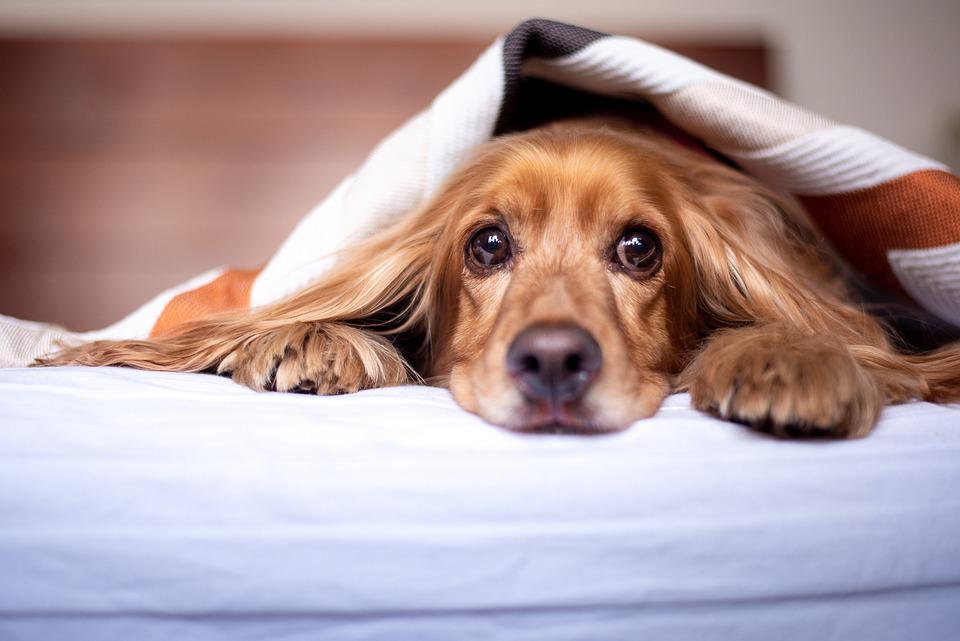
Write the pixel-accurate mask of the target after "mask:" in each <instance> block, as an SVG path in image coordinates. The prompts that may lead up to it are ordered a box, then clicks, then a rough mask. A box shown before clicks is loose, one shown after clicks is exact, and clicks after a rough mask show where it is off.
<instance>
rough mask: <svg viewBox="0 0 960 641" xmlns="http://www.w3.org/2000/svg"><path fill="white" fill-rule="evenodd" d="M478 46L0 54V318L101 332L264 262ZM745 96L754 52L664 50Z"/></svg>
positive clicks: (176, 46)
mask: <svg viewBox="0 0 960 641" xmlns="http://www.w3.org/2000/svg"><path fill="white" fill-rule="evenodd" d="M487 44H488V41H483V42H481V41H464V40H458V41H437V40H430V41H424V40H395V41H391V40H383V39H365V40H361V39H353V40H331V39H323V40H310V41H288V40H272V41H271V40H250V39H245V40H234V41H225V40H222V39H220V40H198V39H195V38H193V39H189V40H165V41H142V40H131V41H118V40H111V41H96V40H78V41H63V40H43V41H23V40H21V41H11V40H5V41H4V40H0V87H3V88H4V92H3V93H4V98H3V100H0V150H2V153H3V158H2V161H0V230H2V231H0V313H3V314H8V315H12V316H17V317H20V318H28V319H32V320H44V321H50V322H56V323H60V324H63V325H66V326H68V327H70V328H72V329H91V328H95V327H100V326H104V325H107V324H109V323H111V322H113V321H115V320H118V319H119V318H120V317H121V316H123V315H124V314H126V313H128V312H129V311H131V310H133V309H134V308H135V307H137V306H138V305H140V304H141V303H143V302H145V301H146V300H148V299H149V298H150V297H151V296H153V295H154V294H156V293H158V292H159V291H161V290H163V289H165V288H167V287H169V286H172V285H174V284H177V283H179V282H181V281H183V280H185V279H187V278H189V277H190V276H193V275H195V274H198V273H200V272H202V271H204V270H206V269H209V268H212V267H216V266H218V265H222V264H230V265H234V266H238V267H252V266H256V265H258V264H261V263H263V262H264V261H266V259H267V258H269V256H270V255H271V253H272V252H273V250H275V249H276V248H277V247H278V246H279V244H280V243H281V242H282V240H283V239H284V238H285V237H286V235H287V234H288V233H289V232H290V230H291V229H292V228H293V226H294V225H295V224H296V222H297V221H298V220H299V218H300V217H301V216H302V215H303V214H304V213H306V211H307V210H308V209H310V208H311V207H312V206H313V205H314V204H316V203H317V202H319V201H320V200H321V199H322V198H323V197H324V196H325V195H326V194H327V193H328V192H329V191H330V189H331V188H333V187H334V186H335V184H336V183H337V182H338V181H339V180H340V179H341V178H343V177H344V176H346V175H347V174H348V173H350V172H351V171H353V169H355V168H356V166H357V165H358V164H359V163H360V162H361V160H362V159H363V158H364V156H365V155H366V154H367V153H368V152H369V151H370V149H371V148H372V147H373V146H374V145H375V144H376V143H377V142H378V141H379V140H380V139H381V138H382V137H383V136H384V135H386V134H387V133H389V132H390V131H391V130H392V129H394V128H395V127H397V126H398V125H400V124H401V123H402V122H403V121H404V120H406V119H407V118H409V117H410V116H412V115H413V114H414V113H416V112H417V111H419V110H421V109H423V108H424V107H425V106H426V105H427V104H428V103H429V102H430V100H431V99H432V98H433V97H434V96H435V95H436V93H437V92H438V91H440V90H441V89H442V88H443V87H444V86H445V85H447V84H448V83H449V82H450V81H451V80H453V79H454V78H455V77H456V76H458V75H459V74H460V73H461V72H462V71H463V70H464V69H465V68H466V67H467V66H468V65H469V64H470V63H471V62H472V61H473V59H474V58H476V57H477V55H479V53H480V52H481V51H482V50H483V49H484V47H485V46H486V45H487ZM663 44H666V46H668V47H671V48H673V49H676V50H678V51H679V52H680V53H683V54H685V55H688V56H690V57H692V58H695V59H697V60H700V61H702V62H704V63H706V64H708V65H711V66H714V67H716V68H718V69H720V70H722V71H725V72H727V73H730V74H733V75H736V76H739V77H741V78H743V79H745V80H747V81H749V82H753V83H755V84H759V85H761V86H769V85H770V78H769V76H768V53H767V50H766V48H765V47H764V46H763V45H762V44H759V43H756V44H752V43H750V44H738V45H711V44H709V43H703V42H700V43H698V44H695V45H692V44H689V43H688V44H684V43H676V42H674V43H669V42H668V43H663Z"/></svg>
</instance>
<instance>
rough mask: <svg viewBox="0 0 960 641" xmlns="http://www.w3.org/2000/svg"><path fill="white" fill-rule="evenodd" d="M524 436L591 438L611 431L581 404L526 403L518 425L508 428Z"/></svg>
mask: <svg viewBox="0 0 960 641" xmlns="http://www.w3.org/2000/svg"><path fill="white" fill-rule="evenodd" d="M510 429H511V430H513V431H515V432H521V433H524V434H577V435H584V436H591V435H597V434H608V433H610V432H612V431H616V430H612V429H610V428H609V427H605V426H603V425H600V424H599V423H597V421H596V420H594V418H593V417H592V412H589V411H588V410H587V408H586V407H584V405H583V403H580V402H577V403H564V404H561V405H553V404H550V403H537V402H531V401H528V402H527V403H526V405H525V406H524V409H523V410H522V411H521V418H520V421H519V423H518V424H516V425H513V426H511V427H510Z"/></svg>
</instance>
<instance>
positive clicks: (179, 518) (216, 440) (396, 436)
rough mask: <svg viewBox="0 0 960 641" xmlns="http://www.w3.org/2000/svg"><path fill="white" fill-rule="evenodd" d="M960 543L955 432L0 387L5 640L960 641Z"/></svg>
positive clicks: (927, 420) (947, 411)
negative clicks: (502, 415) (590, 431)
mask: <svg viewBox="0 0 960 641" xmlns="http://www.w3.org/2000/svg"><path fill="white" fill-rule="evenodd" d="M958 537H960V407H957V406H953V407H944V406H934V405H929V404H925V403H915V404H911V405H906V406H899V407H893V408H888V409H887V411H886V412H885V413H884V416H883V420H882V421H881V423H880V425H879V426H878V428H877V429H876V431H875V433H874V434H873V435H872V436H871V437H869V438H867V439H865V440H861V441H855V442H816V443H810V442H807V443H800V442H781V441H776V440H773V439H770V438H766V437H763V436H759V435H755V434H752V433H750V432H749V431H747V430H745V429H743V428H741V427H739V426H736V425H732V424H728V423H723V422H720V421H716V420H713V419H710V418H708V417H706V416H704V415H702V414H699V413H697V412H695V411H693V410H692V409H690V407H689V399H688V398H687V397H686V396H683V395H678V396H674V397H671V398H670V399H668V401H667V403H666V404H665V406H664V407H663V408H662V409H661V411H660V412H659V413H658V414H657V415H656V416H655V417H654V418H652V419H649V420H646V421H641V422H638V423H637V424H635V425H634V426H633V427H632V428H631V429H629V430H628V431H626V432H623V433H620V434H617V435H613V436H605V437H592V438H591V437H570V436H520V435H516V434H511V433H508V432H505V431H502V430H500V429H497V428H494V427H491V426H490V425H487V424H485V423H484V422H482V421H481V420H479V419H477V418H476V417H474V416H472V415H470V414H467V413H465V412H463V411H461V410H460V409H458V408H457V407H456V405H455V404H454V403H453V401H452V400H451V398H450V396H449V394H448V393H447V392H446V391H444V390H440V389H434V388H425V387H420V388H417V387H405V388H396V389H386V390H374V391H368V392H363V393H360V394H355V395H350V396H341V397H331V398H319V397H313V396H300V395H288V394H256V393H254V392H251V391H249V390H247V389H244V388H242V387H240V386H237V385H234V384H233V383H232V382H230V381H229V380H226V379H222V378H217V377H213V376H202V375H187V374H167V373H145V372H136V371H132V370H122V369H101V370H94V369H83V368H58V369H31V370H22V369H21V370H0V639H31V640H32V639H39V640H44V641H53V640H59V639H64V640H67V639H69V640H71V641H82V640H87V639H90V640H101V639H116V640H123V641H150V640H152V639H177V640H187V639H190V640H193V639H198V640H207V639H211V640H212V639H218V640H219V639H231V640H238V639H271V640H283V641H286V640H301V639H346V640H360V639H364V640H367V639H384V640H390V641H395V640H403V639H411V640H422V641H429V640H433V639H436V640H438V641H453V640H457V641H459V640H464V639H492V640H496V639H530V640H534V639H535V640H542V639H563V640H566V639H570V640H582V639H616V640H621V639H666V640H671V639H674V640H688V639H696V640H698V641H699V640H703V639H712V638H723V639H757V640H763V641H770V640H771V639H776V640H777V641H787V640H791V639H814V638H815V639H818V640H821V641H822V640H830V639H837V640H843V641H850V640H853V639H868V640H870V641H883V640H885V639H911V640H936V639H943V640H947V639H958V638H960V542H958V541H960V538H958Z"/></svg>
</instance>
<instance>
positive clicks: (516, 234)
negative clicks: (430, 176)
mask: <svg viewBox="0 0 960 641" xmlns="http://www.w3.org/2000/svg"><path fill="white" fill-rule="evenodd" d="M782 206H783V204H782V203H781V202H779V201H778V199H777V198H776V196H774V195H773V194H771V193H769V192H767V191H765V190H764V189H762V188H760V187H759V186H758V185H756V183H754V182H753V181H751V180H749V179H748V178H746V177H745V176H743V175H742V174H740V173H739V172H737V171H735V170H733V169H730V168H728V167H726V166H724V165H722V164H721V163H719V162H717V161H716V160H714V159H712V158H709V157H705V156H703V155H701V154H698V153H695V152H693V151H689V150H687V149H683V148H680V147H679V146H678V145H676V144H675V143H673V142H672V141H669V140H667V139H665V138H661V137H658V136H655V135H649V134H641V133H637V132H628V131H624V130H618V129H612V128H608V127H597V126H587V125H582V124H580V125H578V124H561V125H554V126H551V127H547V128H543V129H538V130H534V131H532V132H528V133H525V134H519V135H515V136H510V137H505V138H501V139H498V140H495V141H493V142H491V143H490V144H488V145H487V146H486V147H485V148H484V149H482V150H481V152H480V153H479V154H478V155H477V156H476V157H475V158H474V159H473V161H472V162H470V163H468V165H467V166H466V167H464V168H462V169H461V170H460V171H459V172H457V174H456V175H455V176H453V177H452V178H451V179H450V181H449V182H448V183H447V185H446V187H445V188H444V189H443V190H442V193H441V195H440V196H438V197H437V198H436V199H435V200H434V201H433V202H431V203H430V204H428V205H427V206H426V207H425V208H424V209H423V210H422V211H421V212H420V213H419V214H418V215H417V216H415V217H414V218H413V221H412V222H411V223H410V224H411V225H412V227H408V228H407V230H406V232H404V233H405V234H406V235H407V236H408V237H409V238H413V237H415V236H418V237H420V238H421V242H420V243H419V245H418V246H420V247H421V250H420V252H421V253H423V252H424V251H426V252H429V261H428V263H429V266H428V268H427V270H426V271H427V272H428V273H429V274H430V276H429V278H427V280H426V281H425V283H424V285H423V287H422V288H421V295H422V296H423V300H422V302H421V310H422V311H423V315H424V316H425V317H427V318H428V322H427V325H428V326H429V328H430V329H429V334H430V337H429V338H430V341H431V344H432V346H433V351H432V355H431V358H430V359H429V365H427V369H428V371H429V372H430V373H431V374H433V375H440V376H447V375H448V376H449V379H448V380H449V386H450V389H451V391H452V393H453V394H454V396H455V398H456V399H457V401H458V402H459V403H460V404H461V405H463V406H464V407H465V408H466V409H468V410H470V411H473V412H475V413H477V414H480V415H481V416H483V417H484V418H486V419H487V420H489V421H491V422H493V423H496V424H499V425H503V426H506V427H510V428H513V429H518V430H524V431H541V430H574V431H582V432H590V431H605V430H610V429H618V428H622V427H625V426H627V425H629V423H631V422H632V421H634V420H636V419H639V418H643V417H646V416H649V415H651V414H652V413H653V412H655V411H656V409H657V407H658V406H659V405H660V403H661V401H662V400H663V398H664V397H665V396H666V395H667V394H668V393H669V392H670V391H671V385H672V382H673V377H674V376H675V374H676V373H677V372H678V371H679V370H680V369H681V368H682V367H683V365H684V364H685V362H686V360H687V359H688V358H689V355H690V353H691V351H692V350H693V348H694V347H695V346H696V344H697V341H698V340H699V339H700V338H701V337H702V334H703V332H704V330H705V329H706V328H707V327H710V326H716V325H717V324H722V323H736V322H738V321H739V320H740V319H741V318H747V317H751V320H752V319H753V317H755V316H756V314H757V311H758V310H756V309H750V310H748V309H746V308H747V307H749V306H750V302H749V301H748V297H747V296H746V294H745V287H746V285H745V283H746V282H747V281H749V280H751V279H753V280H756V277H755V275H754V272H755V271H757V270H756V269H754V268H755V267H758V266H757V265H756V260H757V259H759V260H760V261H761V262H762V261H763V259H764V256H765V255H768V254H771V252H775V251H777V250H775V249H772V248H767V249H764V248H763V247H762V245H763V243H764V242H766V241H768V239H769V244H770V245H771V247H772V245H776V244H779V245H782V243H783V242H788V239H789V238H792V237H794V236H795V234H793V233H792V232H791V230H790V229H788V225H787V224H786V223H783V222H777V221H782V220H783V219H782V217H781V216H779V215H778V211H777V210H778V208H782ZM777 236H779V237H780V239H781V240H779V241H775V240H773V239H772V238H775V237H777ZM424 241H426V242H424ZM413 245H417V243H413ZM747 245H758V246H760V247H759V249H758V248H757V247H754V248H752V249H751V250H750V252H745V250H746V247H747ZM754 250H756V251H754ZM745 253H750V254H751V255H750V256H745V255H744V254H745ZM788 278H789V275H788ZM757 285H758V284H757V283H751V287H755V286H757ZM760 311H762V310H760Z"/></svg>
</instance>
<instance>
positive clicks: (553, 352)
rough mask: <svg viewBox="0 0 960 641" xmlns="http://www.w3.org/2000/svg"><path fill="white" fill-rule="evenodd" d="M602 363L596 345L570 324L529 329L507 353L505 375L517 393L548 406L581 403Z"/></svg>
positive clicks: (515, 340) (582, 330) (537, 325)
mask: <svg viewBox="0 0 960 641" xmlns="http://www.w3.org/2000/svg"><path fill="white" fill-rule="evenodd" d="M601 362H602V355H601V352H600V346H599V345H598V344H597V341H596V340H594V338H593V336H591V335H590V334H589V333H588V332H587V331H586V330H584V329H583V328H581V327H578V326H577V325H574V324H572V323H564V324H545V323H541V324H536V325H531V326H530V327H528V328H527V329H525V330H523V331H522V332H520V335H519V336H517V337H516V339H514V341H513V344H512V345H510V348H509V349H508V350H507V371H508V372H510V375H511V376H513V378H514V379H515V380H516V382H517V386H518V387H519V388H520V391H521V392H522V393H523V394H524V396H526V397H528V398H529V399H531V400H535V401H545V402H547V403H550V404H551V405H560V404H561V403H565V402H569V401H575V400H578V399H580V398H581V397H582V396H583V395H584V394H585V393H586V391H587V388H589V387H590V384H591V383H592V382H593V379H594V378H595V377H596V374H597V371H599V369H600V364H601Z"/></svg>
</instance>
